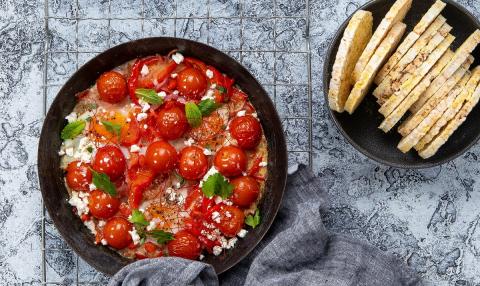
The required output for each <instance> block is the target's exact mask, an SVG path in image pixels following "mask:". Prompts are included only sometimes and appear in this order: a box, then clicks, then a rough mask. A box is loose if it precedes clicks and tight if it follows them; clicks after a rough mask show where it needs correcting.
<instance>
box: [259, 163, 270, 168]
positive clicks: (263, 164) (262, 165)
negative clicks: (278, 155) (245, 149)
mask: <svg viewBox="0 0 480 286" xmlns="http://www.w3.org/2000/svg"><path fill="white" fill-rule="evenodd" d="M267 165H268V163H267V162H260V163H259V164H258V166H260V167H266V166H267Z"/></svg>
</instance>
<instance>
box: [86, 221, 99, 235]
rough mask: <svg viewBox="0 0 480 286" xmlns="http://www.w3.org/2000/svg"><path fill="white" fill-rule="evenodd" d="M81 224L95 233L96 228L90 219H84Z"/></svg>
mask: <svg viewBox="0 0 480 286" xmlns="http://www.w3.org/2000/svg"><path fill="white" fill-rule="evenodd" d="M83 224H84V225H85V226H86V227H87V228H88V229H89V230H90V232H91V233H92V234H93V235H97V229H96V228H95V223H94V222H93V221H91V220H87V221H84V222H83Z"/></svg>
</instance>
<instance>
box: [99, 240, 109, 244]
mask: <svg viewBox="0 0 480 286" xmlns="http://www.w3.org/2000/svg"><path fill="white" fill-rule="evenodd" d="M100 242H101V243H102V244H103V245H107V244H108V242H107V240H106V239H105V238H102V240H101V241H100Z"/></svg>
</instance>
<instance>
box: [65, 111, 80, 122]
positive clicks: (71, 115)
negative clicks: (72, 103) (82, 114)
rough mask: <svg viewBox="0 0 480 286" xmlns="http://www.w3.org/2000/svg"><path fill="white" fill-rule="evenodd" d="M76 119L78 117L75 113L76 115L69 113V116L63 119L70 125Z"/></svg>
mask: <svg viewBox="0 0 480 286" xmlns="http://www.w3.org/2000/svg"><path fill="white" fill-rule="evenodd" d="M77 117H78V116H77V113H76V112H72V113H70V114H69V115H67V116H66V117H65V119H66V120H67V121H68V123H72V122H74V121H75V120H77Z"/></svg>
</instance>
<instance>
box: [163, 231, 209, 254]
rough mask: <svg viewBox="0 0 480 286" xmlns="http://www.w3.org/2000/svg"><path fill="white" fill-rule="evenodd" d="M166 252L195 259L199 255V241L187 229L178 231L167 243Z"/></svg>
mask: <svg viewBox="0 0 480 286" xmlns="http://www.w3.org/2000/svg"><path fill="white" fill-rule="evenodd" d="M167 248H168V254H169V255H170V256H178V257H183V258H186V259H192V260H193V259H197V258H198V256H199V255H200V251H201V248H200V242H199V241H198V238H196V237H195V236H194V235H193V234H190V233H188V232H187V231H184V230H182V231H179V232H177V233H176V234H175V236H174V239H173V240H171V241H170V242H168V244H167Z"/></svg>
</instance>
